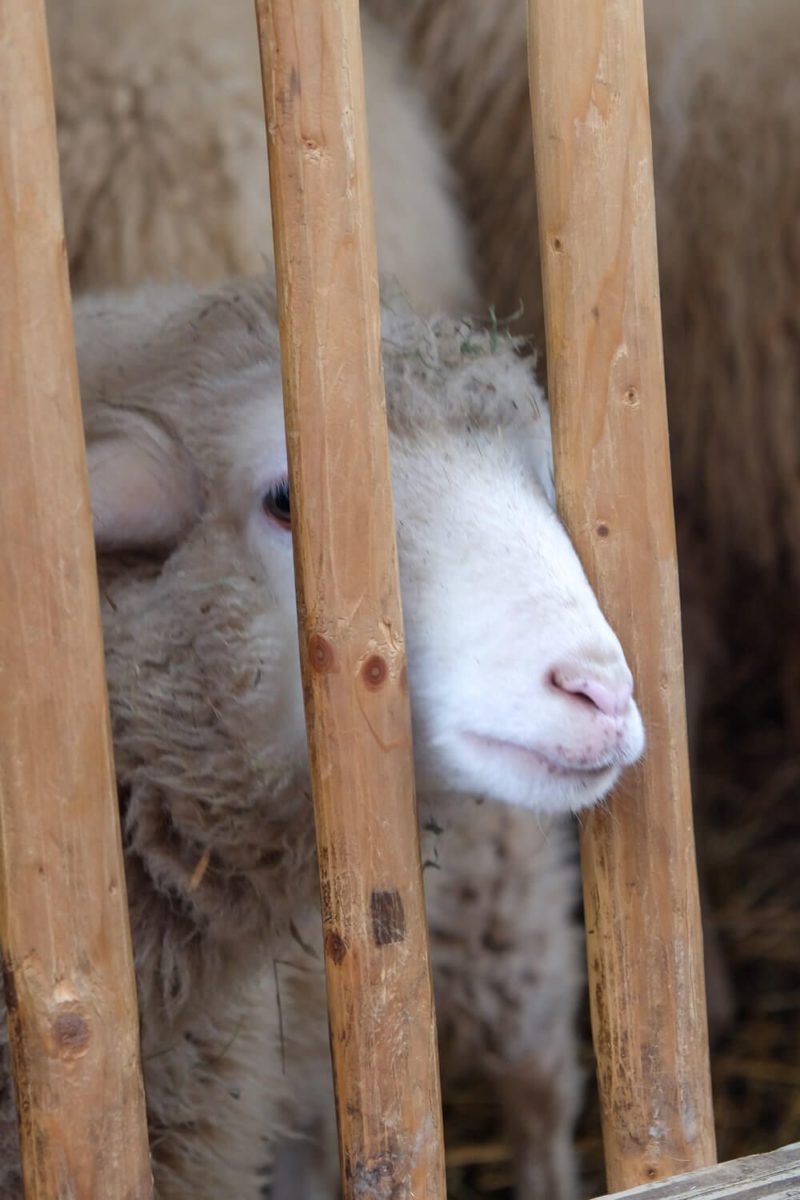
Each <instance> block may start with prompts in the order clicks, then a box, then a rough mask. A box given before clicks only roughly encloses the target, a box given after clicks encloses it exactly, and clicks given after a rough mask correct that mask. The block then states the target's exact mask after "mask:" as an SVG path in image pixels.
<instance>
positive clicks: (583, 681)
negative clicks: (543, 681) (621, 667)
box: [549, 670, 633, 717]
mask: <svg viewBox="0 0 800 1200" xmlns="http://www.w3.org/2000/svg"><path fill="white" fill-rule="evenodd" d="M549 678H550V683H551V684H552V686H553V687H554V688H557V689H558V691H560V692H568V693H569V694H570V695H572V696H576V697H578V698H579V699H580V698H582V699H584V700H586V701H587V703H589V704H591V705H592V706H593V707H594V708H596V709H598V711H599V712H601V713H603V714H604V715H605V716H607V717H621V716H623V715H624V714H625V712H626V711H627V709H628V705H629V704H630V702H631V696H632V695H633V684H632V683H631V681H630V680H629V679H620V680H618V681H617V680H615V681H613V682H612V681H606V680H601V679H596V678H593V677H592V676H590V675H579V674H575V675H572V674H570V675H565V674H564V673H563V672H561V671H559V670H554V671H551V672H550V677H549Z"/></svg>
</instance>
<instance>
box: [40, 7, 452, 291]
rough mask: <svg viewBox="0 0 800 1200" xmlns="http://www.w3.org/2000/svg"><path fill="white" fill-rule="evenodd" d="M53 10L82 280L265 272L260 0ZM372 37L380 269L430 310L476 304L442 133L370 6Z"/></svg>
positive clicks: (62, 138) (69, 211)
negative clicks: (257, 3)
mask: <svg viewBox="0 0 800 1200" xmlns="http://www.w3.org/2000/svg"><path fill="white" fill-rule="evenodd" d="M47 18H48V28H49V34H50V46H51V58H52V67H53V84H54V90H55V99H56V116H57V123H58V144H59V157H60V167H61V185H62V192H63V199H64V214H65V226H66V239H67V248H68V252H69V261H70V273H71V279H72V286H73V289H77V290H83V289H85V288H87V287H91V288H97V287H108V286H113V287H119V286H130V285H133V284H137V283H142V282H152V281H154V280H165V281H167V282H173V281H174V280H176V279H179V280H182V281H186V280H190V281H193V282H196V283H202V284H207V283H211V282H217V281H220V280H223V279H226V278H230V277H231V276H234V275H240V274H250V275H253V274H258V273H260V272H261V271H262V270H263V268H264V262H265V259H268V260H270V261H271V260H272V256H273V249H272V231H271V228H270V207H269V188H268V183H267V146H266V137H265V126H264V107H263V102H262V97H261V75H260V69H259V62H258V42H257V36H256V22H255V13H254V9H253V4H252V2H251V0H226V3H225V4H217V3H213V2H212V0H140V2H139V3H137V4H135V5H134V4H130V3H129V2H128V0H50V2H49V3H48V5H47ZM363 43H364V60H365V77H366V89H367V93H368V95H369V114H368V115H369V126H370V157H371V161H372V174H373V188H374V199H375V222H376V230H377V240H378V246H379V255H380V265H381V269H382V271H383V273H384V274H385V275H386V276H393V277H395V278H396V279H397V280H398V281H399V282H400V284H401V285H402V287H403V290H404V291H405V293H406V294H407V295H408V296H409V298H410V299H411V300H412V302H413V304H414V306H415V307H416V308H417V309H418V310H419V311H424V312H429V311H433V310H435V309H439V308H442V309H446V310H448V311H451V312H466V311H469V310H470V309H471V308H472V307H473V305H474V303H475V298H476V291H475V288H474V284H473V280H472V273H471V267H470V253H469V248H468V241H467V235H466V231H465V225H464V220H463V217H462V216H461V215H460V213H459V212H458V210H457V208H456V206H455V204H454V203H453V200H452V197H451V195H450V191H451V183H452V179H451V173H450V171H449V169H448V167H447V162H446V158H445V155H444V152H443V150H442V146H441V138H440V135H439V134H438V131H437V130H436V127H435V125H434V123H433V121H432V120H431V118H430V116H429V113H428V110H427V106H426V104H425V101H424V100H423V98H422V95H421V92H420V91H419V89H418V88H416V87H415V85H414V82H413V79H412V78H411V76H410V75H409V73H408V69H407V67H406V66H405V64H404V55H403V49H402V46H401V45H399V44H398V42H397V39H393V38H392V37H391V35H389V34H388V33H387V32H386V31H385V30H383V29H382V28H381V27H380V25H379V24H378V23H377V22H376V21H374V20H372V19H370V17H369V15H368V14H365V15H364V19H363ZM412 226H413V233H412Z"/></svg>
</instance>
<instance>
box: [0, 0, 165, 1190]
mask: <svg viewBox="0 0 800 1200" xmlns="http://www.w3.org/2000/svg"><path fill="white" fill-rule="evenodd" d="M0 395H1V396H2V434H0V941H1V942H2V953H3V967H4V975H5V993H6V1003H7V1007H8V1020H9V1032H10V1037H11V1049H12V1056H13V1064H14V1073H15V1081H16V1095H17V1105H18V1111H19V1116H20V1131H21V1151H22V1165H23V1175H24V1184H25V1196H26V1198H27V1200H45V1198H46V1200H53V1197H56V1196H59V1197H62V1196H63V1197H66V1196H69V1197H72V1198H74V1200H96V1198H97V1197H100V1196H102V1197H103V1200H116V1198H117V1197H118V1198H119V1200H123V1198H124V1200H134V1198H135V1200H140V1198H141V1200H144V1198H145V1197H149V1196H151V1195H152V1185H151V1175H150V1163H149V1156H148V1149H147V1130H146V1122H145V1110H144V1093H143V1088H142V1080H141V1072H140V1067H139V1035H138V1017H137V1007H136V992H135V984H134V976H133V962H132V954H131V942H130V931H129V928H128V911H127V903H126V894H125V878H124V875H123V867H122V855H121V848H120V836H119V819H118V813H117V801H116V789H115V786H114V772H113V763H112V757H111V740H110V728H109V720H108V707H107V701H106V688H105V674H104V665H103V648H102V640H101V633H100V614H99V605H98V590H97V575H96V570H95V561H94V546H93V541H92V529H91V514H90V510H89V502H88V492H87V483H86V468H85V463H84V448H83V433H82V425H81V409H80V400H79V395H78V381H77V370H76V364H75V351H74V346H73V340H72V325H71V316H70V304H69V288H68V283H67V269H66V257H65V253H64V237H63V226H62V216H61V202H60V194H59V185H58V168H57V159H56V143H55V126H54V118H53V101H52V92H51V84H50V67H49V61H48V53H47V36H46V29H45V18H44V10H43V7H42V3H41V0H0Z"/></svg>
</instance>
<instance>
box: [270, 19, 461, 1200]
mask: <svg viewBox="0 0 800 1200" xmlns="http://www.w3.org/2000/svg"><path fill="white" fill-rule="evenodd" d="M256 8H257V12H258V18H259V29H260V40H261V51H262V66H263V75H264V92H265V103H266V110H267V126H268V137H269V157H270V175H271V188H272V212H273V225H274V233H275V249H276V264H277V273H278V292H279V305H280V323H281V347H282V358H283V363H282V368H283V383H284V399H285V408H286V429H287V441H288V449H289V464H290V477H291V490H292V508H293V522H294V548H295V568H296V577H297V588H298V613H299V626H300V649H301V662H302V670H303V680H304V687H305V695H306V709H307V725H308V737H309V748H310V758H311V770H312V782H313V791H314V806H315V813H316V822H317V844H318V849H319V860H320V880H321V894H322V916H323V923H324V929H325V951H326V969H327V980H328V1004H329V1016H330V1026H331V1044H332V1049H333V1060H334V1077H335V1083H336V1095H337V1109H338V1117H339V1143H340V1154H341V1161H342V1182H343V1188H344V1195H345V1197H353V1198H355V1197H358V1198H359V1200H363V1198H364V1197H376V1198H383V1197H386V1198H387V1200H388V1198H389V1197H391V1198H393V1200H403V1198H405V1197H409V1198H410V1197H411V1196H413V1197H419V1198H422V1197H429V1198H433V1197H443V1196H444V1162H443V1152H442V1140H441V1103H440V1097H439V1081H438V1064H437V1054H436V1040H435V1026H434V1013H433V999H432V991H431V976H430V966H429V960H428V949H427V930H426V924H425V910H424V902H423V893H422V883H421V872H420V859H419V834H418V826H417V817H416V809H415V803H414V784H413V761H412V749H411V732H410V712H409V701H408V695H407V687H406V656H405V644H404V638H403V624H402V615H401V611H400V603H399V589H398V577H397V562H396V550H395V543H394V518H393V513H392V499H391V490H390V482H389V458H388V443H387V433H386V419H385V403H384V391H383V376H382V367H381V345H380V319H379V306H378V280H377V265H376V253H375V239H374V231H373V221H372V210H371V200H370V190H369V173H368V161H367V143H366V124H365V109H364V90H363V78H362V64H361V45H360V31H359V21H358V4H357V0H319V2H318V3H311V2H310V0H309V2H308V3H305V2H304V3H302V4H300V3H292V0H257V4H256Z"/></svg>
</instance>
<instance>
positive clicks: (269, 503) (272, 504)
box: [261, 479, 292, 529]
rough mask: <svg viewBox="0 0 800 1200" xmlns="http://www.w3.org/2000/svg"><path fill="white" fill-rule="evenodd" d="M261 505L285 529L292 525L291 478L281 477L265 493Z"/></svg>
mask: <svg viewBox="0 0 800 1200" xmlns="http://www.w3.org/2000/svg"><path fill="white" fill-rule="evenodd" d="M261 507H262V508H263V509H264V512H265V513H266V514H267V516H268V517H272V519H273V521H277V522H278V524H279V525H282V526H283V528H284V529H291V527H292V502H291V500H290V498H289V480H288V479H281V480H279V482H278V483H274V484H273V485H272V487H271V488H270V489H269V491H268V492H265V493H264V498H263V500H262V501H261Z"/></svg>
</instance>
